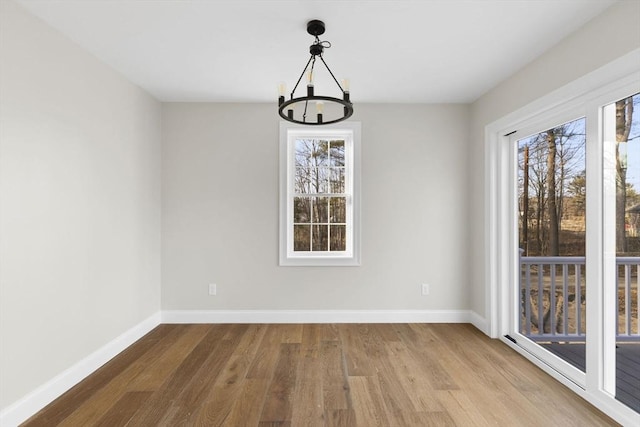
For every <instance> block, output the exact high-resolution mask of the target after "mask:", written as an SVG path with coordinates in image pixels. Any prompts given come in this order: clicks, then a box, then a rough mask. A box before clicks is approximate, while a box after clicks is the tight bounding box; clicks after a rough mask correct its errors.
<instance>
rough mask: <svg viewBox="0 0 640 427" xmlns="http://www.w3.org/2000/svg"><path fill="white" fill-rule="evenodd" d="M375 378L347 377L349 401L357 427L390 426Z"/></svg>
mask: <svg viewBox="0 0 640 427" xmlns="http://www.w3.org/2000/svg"><path fill="white" fill-rule="evenodd" d="M377 382H378V379H377V378H376V377H362V376H358V377H349V387H350V390H351V400H352V401H353V409H354V412H355V419H356V425H357V426H363V427H365V426H370V427H374V426H390V425H392V424H391V423H390V420H389V417H388V415H387V411H386V409H385V406H384V402H383V400H382V392H381V391H380V385H379V384H377Z"/></svg>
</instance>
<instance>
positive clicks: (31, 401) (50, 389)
mask: <svg viewBox="0 0 640 427" xmlns="http://www.w3.org/2000/svg"><path fill="white" fill-rule="evenodd" d="M160 320H161V315H160V312H158V313H155V314H154V315H152V316H150V317H149V318H147V319H145V320H143V321H142V322H140V323H139V324H137V325H136V326H134V327H133V328H131V329H129V330H128V331H126V332H125V333H123V334H122V335H120V336H119V337H117V338H116V339H114V340H113V341H111V342H109V343H107V344H106V345H104V346H103V347H102V348H100V349H98V350H96V351H95V352H93V353H92V354H90V355H89V356H87V357H85V358H84V359H82V360H80V361H79V362H78V363H76V364H75V365H73V366H71V367H70V368H68V369H67V370H65V371H64V372H62V373H60V374H59V375H57V376H56V377H54V378H53V379H51V380H50V381H47V382H46V383H45V384H43V385H41V386H40V387H38V388H37V389H35V390H34V391H32V392H31V393H29V394H27V395H26V396H25V397H23V398H22V399H20V400H18V401H17V402H15V403H13V404H12V405H10V406H8V407H6V408H4V409H3V410H2V411H1V412H0V426H2V427H14V426H17V425H19V424H20V423H22V422H24V421H26V420H27V419H28V418H29V417H31V416H33V415H34V414H36V413H37V412H38V411H39V410H41V409H42V408H44V407H45V406H47V405H48V404H49V403H51V402H52V401H54V400H55V399H56V398H58V397H60V396H61V395H62V394H63V393H65V392H66V391H67V390H69V389H70V388H71V387H73V386H74V385H76V384H78V383H79V382H80V381H82V380H83V379H84V378H86V377H87V376H88V375H90V374H91V373H93V372H94V371H95V370H96V369H98V368H99V367H101V366H102V365H104V364H105V363H107V362H108V361H109V360H111V359H112V358H113V357H114V356H116V355H117V354H118V353H120V352H122V351H123V350H124V349H126V348H127V347H129V346H130V345H131V344H133V343H134V342H136V341H137V340H138V339H140V338H141V337H142V336H143V335H145V334H146V333H148V332H149V331H151V330H152V329H153V328H155V327H156V326H158V325H159V324H160Z"/></svg>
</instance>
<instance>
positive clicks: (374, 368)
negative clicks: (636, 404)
mask: <svg viewBox="0 0 640 427" xmlns="http://www.w3.org/2000/svg"><path fill="white" fill-rule="evenodd" d="M24 425H27V426H63V425H67V426H82V427H91V426H101V427H106V426H110V427H111V426H112V427H119V426H128V427H138V426H140V427H147V426H154V427H156V426H167V427H176V426H207V427H208V426H227V427H238V426H241V427H242V426H247V427H255V426H296V427H297V426H347V427H353V426H355V427H358V426H363V427H371V426H402V427H405V426H419V427H424V426H456V425H457V426H465V427H466V426H478V427H485V426H488V425H491V426H494V425H495V426H549V425H562V426H575V427H578V426H587V425H588V426H615V425H617V424H616V423H615V422H613V421H612V420H611V419H609V418H608V417H606V416H605V415H604V414H603V413H601V412H600V411H598V410H596V409H595V408H593V407H592V406H591V405H589V404H588V403H587V402H586V401H584V400H582V399H581V398H579V397H578V396H577V395H575V394H574V393H572V392H571V391H570V390H569V389H568V388H566V387H564V386H562V385H561V384H560V383H558V382H557V381H556V380H554V379H553V378H552V377H550V376H548V375H547V374H545V373H544V372H543V371H542V370H540V369H538V368H537V367H536V366H535V365H533V364H532V363H530V362H529V361H528V360H526V359H525V358H523V357H522V356H520V355H519V354H517V353H516V352H514V351H513V350H512V349H511V348H510V347H508V346H506V345H504V344H503V343H502V342H500V341H497V340H491V339H489V338H487V337H486V336H485V335H484V334H482V333H481V332H479V331H478V330H476V329H475V328H473V327H471V326H469V325H446V324H390V325H387V324H373V325H367V324H339V325H321V324H317V325H299V324H293V325H162V326H160V327H159V328H157V329H155V330H154V331H152V332H151V333H150V334H148V335H147V336H145V337H144V338H143V339H142V340H140V341H139V342H137V343H135V344H134V345H133V346H131V347H130V348H129V349H127V350H125V351H124V352H123V353H121V354H120V355H118V356H117V357H116V358H114V359H113V360H112V361H110V362H109V363H107V364H106V365H105V366H104V367H103V368H101V369H99V370H98V371H96V372H95V373H94V374H93V375H91V376H89V377H88V378H87V379H85V380H84V381H82V382H81V383H80V384H78V385H77V386H76V387H74V388H73V389H72V390H70V392H68V393H66V394H65V395H63V396H61V397H60V398H59V399H57V400H56V401H54V402H53V403H52V404H51V405H49V406H48V407H46V408H44V409H43V410H42V411H41V412H40V413H39V414H36V416H34V417H32V418H31V419H30V420H29V421H28V422H27V423H25V424H24Z"/></svg>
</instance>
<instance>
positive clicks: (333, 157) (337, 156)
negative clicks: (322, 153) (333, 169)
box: [329, 141, 344, 166]
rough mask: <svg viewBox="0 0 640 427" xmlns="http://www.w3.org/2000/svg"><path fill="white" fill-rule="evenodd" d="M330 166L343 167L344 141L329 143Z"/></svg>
mask: <svg viewBox="0 0 640 427" xmlns="http://www.w3.org/2000/svg"><path fill="white" fill-rule="evenodd" d="M330 147H331V149H330V152H329V156H330V160H329V165H330V166H344V141H331V143H330Z"/></svg>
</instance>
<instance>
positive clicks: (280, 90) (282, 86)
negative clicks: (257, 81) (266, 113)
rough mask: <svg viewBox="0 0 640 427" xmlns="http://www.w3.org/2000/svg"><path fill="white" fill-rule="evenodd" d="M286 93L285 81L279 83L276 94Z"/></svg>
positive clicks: (282, 94)
mask: <svg viewBox="0 0 640 427" xmlns="http://www.w3.org/2000/svg"><path fill="white" fill-rule="evenodd" d="M286 94H287V85H286V84H285V83H280V84H279V85H278V95H279V96H285V95H286Z"/></svg>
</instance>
